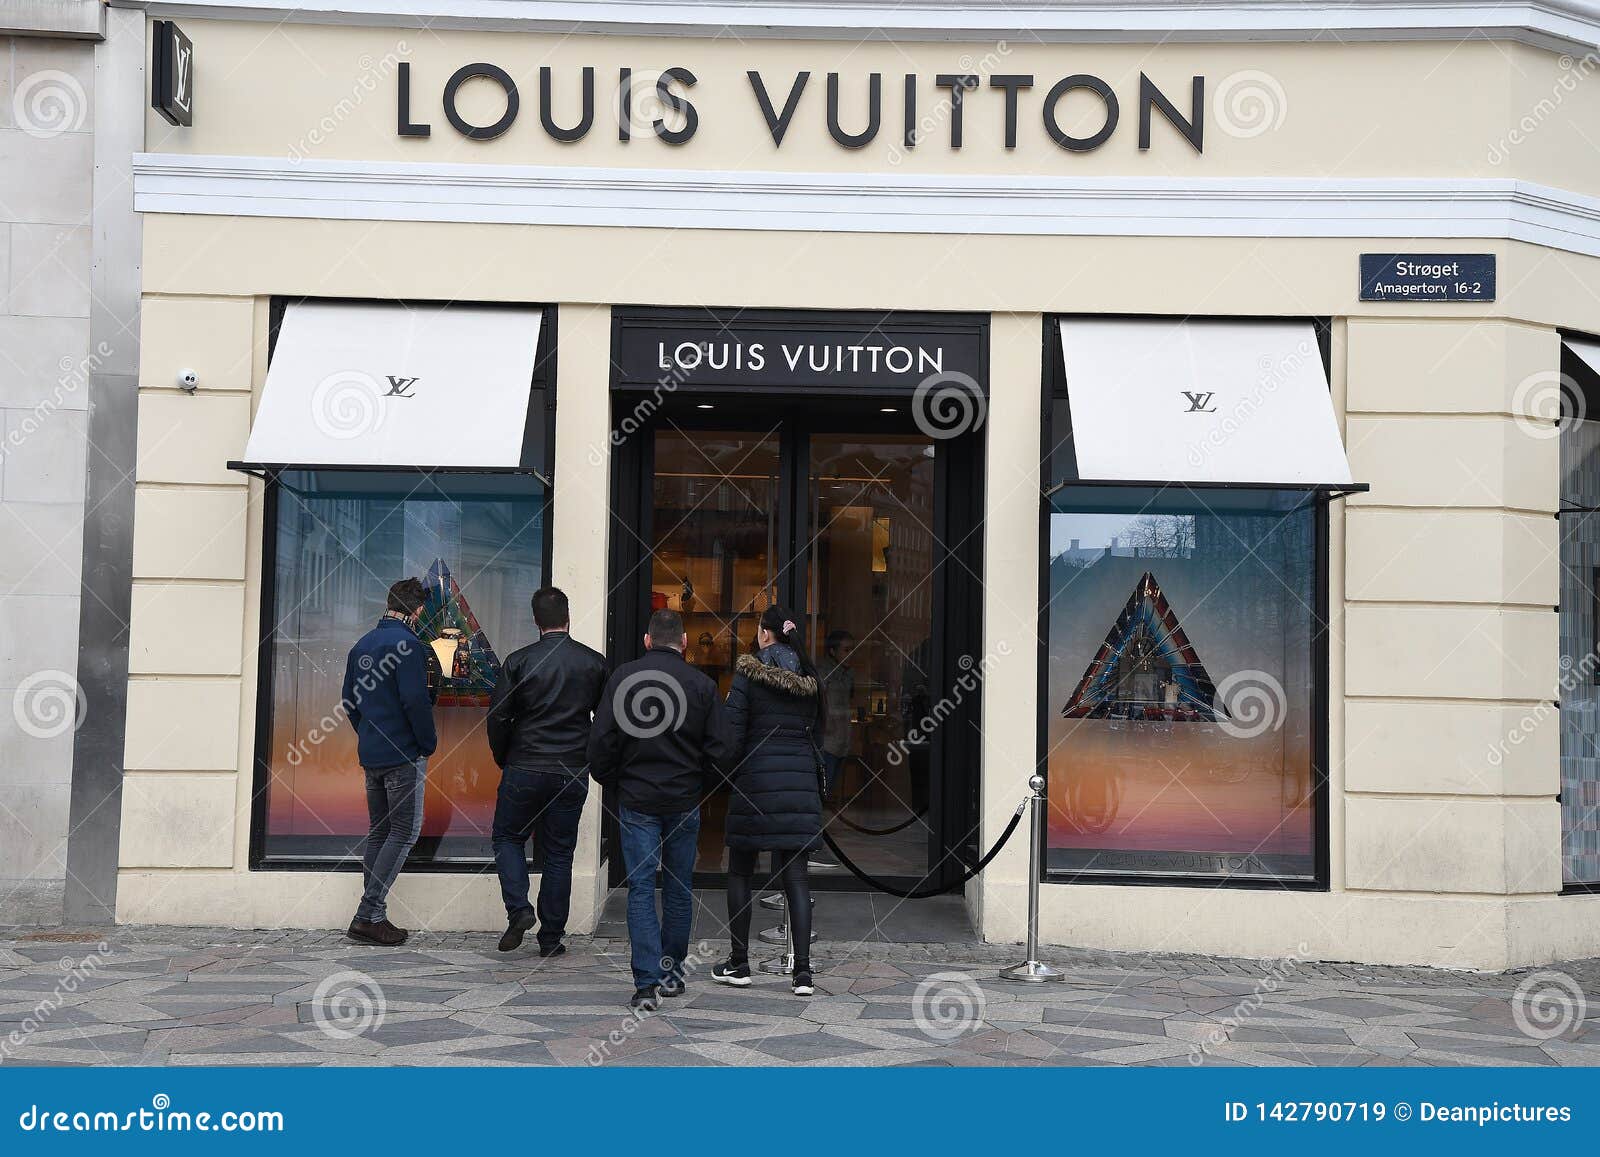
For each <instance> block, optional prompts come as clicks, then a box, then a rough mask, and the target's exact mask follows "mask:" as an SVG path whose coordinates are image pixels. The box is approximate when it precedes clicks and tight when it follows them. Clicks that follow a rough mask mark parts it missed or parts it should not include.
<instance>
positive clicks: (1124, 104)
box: [396, 61, 1206, 153]
mask: <svg viewBox="0 0 1600 1157" xmlns="http://www.w3.org/2000/svg"><path fill="white" fill-rule="evenodd" d="M396 81H397V85H398V88H397V92H396V97H397V113H398V116H397V126H396V131H397V132H398V134H399V135H400V136H402V137H428V136H431V135H432V133H433V129H434V121H435V120H436V119H437V118H439V117H442V118H443V120H444V121H445V123H446V124H447V125H448V126H449V128H450V129H451V130H453V131H454V132H457V133H459V134H460V135H462V136H464V137H467V138H469V139H471V140H479V141H488V140H493V139H495V138H496V137H499V136H502V135H503V134H504V133H506V132H507V131H508V130H509V129H510V128H511V126H512V125H514V124H515V123H516V122H517V120H518V119H519V117H521V116H523V115H526V114H524V112H523V101H524V92H523V88H524V86H527V87H529V88H530V89H531V90H533V91H532V92H530V93H529V94H528V100H529V101H530V103H536V108H535V110H534V112H533V114H532V115H535V116H537V117H538V120H539V124H540V126H541V128H542V129H543V131H544V133H545V134H546V135H547V136H549V137H550V138H551V139H552V140H556V141H562V142H566V143H571V142H574V141H580V140H583V139H584V138H586V137H588V136H590V135H591V134H598V133H604V134H611V133H615V134H616V139H617V140H619V141H622V142H627V141H631V140H633V139H634V138H635V137H653V138H655V139H657V140H660V141H663V142H665V143H666V144H669V145H686V144H688V143H689V142H690V141H692V140H693V139H694V137H695V135H696V133H698V132H699V131H700V126H701V124H702V121H703V120H709V119H711V118H718V119H722V118H725V117H728V116H733V115H738V116H741V117H744V118H748V116H749V114H750V113H751V112H753V113H755V114H756V115H757V116H758V117H759V121H758V122H756V123H759V124H761V125H764V126H765V132H766V135H767V136H768V137H769V139H770V140H771V141H772V144H773V147H775V148H779V149H781V148H783V146H784V142H785V141H788V140H792V139H794V138H795V137H796V136H799V135H803V134H812V133H818V132H826V133H827V134H828V136H829V137H831V138H832V139H833V141H834V142H835V143H836V144H838V145H839V146H840V147H841V148H846V149H859V148H863V147H865V146H867V145H869V144H872V143H873V142H874V141H880V140H881V141H882V142H883V143H889V144H892V145H893V146H894V147H895V148H897V149H901V150H911V149H916V148H947V149H959V148H961V147H962V144H963V141H964V139H965V137H966V133H967V128H968V126H969V125H971V124H974V123H975V122H976V120H977V118H985V121H986V122H987V123H988V125H989V126H991V127H992V130H993V131H994V132H995V133H996V134H997V135H998V137H999V139H1000V140H1001V142H1002V143H1003V145H1004V147H1005V148H1006V149H1015V148H1017V147H1018V142H1019V141H1020V140H1021V139H1022V133H1021V129H1020V126H1021V125H1022V124H1024V123H1025V121H1026V120H1027V119H1030V118H1031V119H1034V120H1035V121H1036V122H1037V123H1038V124H1039V125H1041V126H1042V128H1043V130H1044V134H1045V136H1046V137H1047V138H1048V139H1049V140H1051V141H1053V142H1054V143H1055V144H1056V146H1058V147H1059V148H1060V149H1062V150H1064V151H1066V152H1069V153H1084V152H1091V151H1093V150H1095V149H1098V148H1099V147H1100V146H1101V145H1103V144H1105V143H1106V142H1107V141H1108V140H1110V139H1111V138H1112V137H1113V136H1114V135H1115V134H1116V133H1117V132H1119V131H1127V130H1126V129H1124V128H1123V124H1124V120H1125V119H1127V120H1132V121H1135V122H1136V128H1135V131H1136V132H1137V134H1138V145H1139V148H1140V149H1149V148H1151V147H1152V142H1153V141H1154V140H1155V139H1157V137H1158V136H1164V137H1166V138H1167V139H1166V141H1165V144H1166V145H1167V146H1171V145H1173V144H1174V143H1175V142H1185V143H1187V145H1188V147H1189V148H1192V149H1193V150H1194V151H1195V152H1197V153H1198V152H1202V151H1204V145H1205V121H1204V113H1205V93H1206V80H1205V77H1204V76H1195V77H1191V78H1189V79H1188V80H1187V82H1186V83H1183V84H1181V85H1174V86H1172V87H1171V91H1166V90H1163V89H1162V88H1161V87H1160V86H1158V85H1157V84H1156V82H1155V81H1154V80H1152V79H1151V78H1150V77H1149V76H1147V75H1145V74H1144V73H1143V72H1141V73H1139V77H1138V83H1137V85H1133V84H1126V85H1125V86H1124V88H1123V91H1120V92H1119V91H1118V90H1117V88H1115V87H1113V86H1112V85H1111V84H1110V83H1108V82H1107V81H1105V80H1103V79H1101V78H1100V77H1098V76H1094V75H1092V74H1090V73H1066V74H1064V75H1049V76H1040V75H1037V74H1033V73H1021V72H998V71H996V72H989V73H979V72H969V71H962V72H949V73H944V72H940V73H935V74H933V75H922V74H919V73H914V72H908V73H894V74H889V73H881V72H866V73H862V74H859V75H856V74H851V75H845V74H841V73H838V72H828V73H823V74H814V73H812V72H810V71H808V70H800V71H796V72H789V71H785V72H783V73H781V74H779V73H777V72H772V71H762V70H760V69H751V70H749V71H748V72H746V73H745V76H744V81H745V83H744V85H743V86H742V88H743V91H742V92H740V93H739V94H738V96H736V97H734V98H733V100H734V102H735V103H742V104H744V106H745V107H744V108H743V109H739V110H729V109H727V108H717V107H710V106H707V105H705V103H704V101H702V100H701V99H700V98H699V96H698V94H697V92H696V85H697V83H698V78H697V77H696V75H695V74H694V72H693V71H691V70H690V69H688V68H684V67H682V66H678V65H674V66H672V67H668V68H662V69H653V70H647V69H634V68H619V69H617V70H616V71H615V72H614V73H613V72H611V71H610V70H607V71H606V72H605V73H604V74H602V73H601V72H600V71H599V70H597V69H595V68H593V67H583V68H579V69H566V70H561V69H556V68H552V67H550V66H548V65H546V66H541V67H540V68H539V69H538V70H537V72H536V73H535V74H534V75H531V76H522V77H516V76H513V75H512V74H511V73H510V72H508V71H507V70H506V69H504V68H501V67H500V66H499V65H497V64H493V63H490V62H487V61H477V62H473V63H469V64H463V65H462V66H460V67H459V68H457V69H455V70H454V71H453V72H450V73H448V74H444V73H440V74H438V75H432V76H429V75H423V74H422V73H421V71H420V69H419V70H418V71H416V72H414V71H413V68H412V65H411V64H410V63H409V62H402V63H401V64H400V66H399V68H398V70H397V75H396ZM468 85H476V86H478V87H480V88H482V87H484V86H492V88H494V89H497V90H498V93H497V94H492V101H491V102H490V103H491V104H492V110H493V111H492V112H488V113H486V112H484V111H483V107H484V104H483V102H482V101H481V100H480V101H479V103H478V104H476V105H475V108H477V110H478V111H477V112H476V114H475V115H474V116H471V117H469V116H468V115H467V113H466V112H465V111H464V110H463V107H462V106H463V103H464V102H463V100H462V95H461V94H462V92H463V91H464V90H465V89H466V87H467V86H468ZM534 97H537V100H536V102H534ZM1125 110H1126V111H1127V113H1128V114H1130V115H1128V116H1127V117H1126V118H1125V116H1124V111H1125ZM1158 122H1159V123H1160V124H1161V125H1162V126H1163V127H1162V128H1161V129H1157V128H1156V127H1155V126H1156V125H1157V123H1158ZM1178 147H1180V148H1181V147H1182V146H1181V145H1179V146H1178Z"/></svg>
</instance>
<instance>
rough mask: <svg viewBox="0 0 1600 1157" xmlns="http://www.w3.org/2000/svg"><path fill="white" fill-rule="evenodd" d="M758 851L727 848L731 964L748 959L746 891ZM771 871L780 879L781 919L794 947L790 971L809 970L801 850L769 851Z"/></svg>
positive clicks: (807, 896)
mask: <svg viewBox="0 0 1600 1157" xmlns="http://www.w3.org/2000/svg"><path fill="white" fill-rule="evenodd" d="M760 859H761V853H760V852H752V851H747V850H744V849H741V848H729V849H728V940H729V943H730V944H731V946H732V948H731V951H730V952H729V953H728V959H729V961H730V962H732V963H734V964H746V963H748V962H749V960H750V892H751V878H752V877H753V876H754V875H755V874H756V868H757V866H758V865H759V863H760ZM772 870H773V872H774V873H775V874H777V875H778V876H779V877H781V879H782V880H783V902H784V922H785V923H786V924H788V926H789V939H790V941H791V942H792V944H793V946H794V970H795V971H796V972H810V971H811V881H810V879H809V877H807V875H806V853H805V852H773V853H772Z"/></svg>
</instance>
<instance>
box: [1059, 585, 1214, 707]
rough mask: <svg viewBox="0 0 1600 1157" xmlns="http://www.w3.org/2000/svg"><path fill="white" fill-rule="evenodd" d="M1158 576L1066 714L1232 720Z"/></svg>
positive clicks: (1133, 600) (1114, 632)
mask: <svg viewBox="0 0 1600 1157" xmlns="http://www.w3.org/2000/svg"><path fill="white" fill-rule="evenodd" d="M1216 696H1217V688H1216V685H1215V684H1213V683H1212V682H1211V676H1210V675H1208V674H1206V668H1205V664H1204V663H1202V662H1201V661H1200V656H1199V654H1197V653H1196V651H1195V649H1194V646H1193V644H1191V643H1190V642H1189V637H1188V636H1187V635H1185V634H1184V633H1183V627H1182V626H1181V625H1180V624H1179V623H1178V616H1177V615H1175V614H1173V613H1172V607H1171V606H1170V605H1168V603H1167V597H1166V595H1164V594H1162V593H1161V585H1160V584H1159V583H1157V582H1156V576H1155V575H1153V574H1151V573H1150V572H1149V571H1145V572H1144V574H1143V576H1141V577H1140V579H1139V582H1138V583H1137V585H1135V586H1134V588H1133V594H1132V596H1131V597H1129V599H1128V604H1127V606H1125V607H1123V608H1122V613H1121V614H1120V615H1118V616H1117V621H1116V622H1115V623H1114V624H1113V625H1112V627H1111V631H1110V633H1109V634H1107V635H1106V639H1105V642H1103V643H1101V644H1100V649H1099V650H1098V651H1097V652H1095V656H1094V659H1093V660H1091V661H1090V663H1089V666H1088V669H1087V670H1085V671H1084V673H1083V678H1082V679H1081V680H1079V682H1078V688H1077V690H1075V691H1074V692H1073V693H1072V698H1070V699H1068V700H1067V705H1066V706H1065V707H1064V708H1062V710H1061V714H1062V715H1064V716H1065V717H1066V718H1068V719H1132V720H1141V719H1143V720H1166V721H1169V722H1176V723H1217V722H1221V721H1222V720H1224V719H1226V718H1228V715H1227V712H1225V711H1224V710H1223V709H1222V708H1221V707H1220V706H1218V705H1217V703H1216Z"/></svg>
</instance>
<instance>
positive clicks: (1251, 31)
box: [109, 0, 1600, 52]
mask: <svg viewBox="0 0 1600 1157" xmlns="http://www.w3.org/2000/svg"><path fill="white" fill-rule="evenodd" d="M109 2H110V3H111V4H112V5H113V6H114V7H128V8H145V9H148V10H149V11H150V12H151V13H152V14H153V15H157V16H167V17H177V18H182V17H186V16H194V17H200V18H216V19H231V20H261V21H267V22H269V23H272V24H281V23H310V24H365V25H381V26H385V27H399V28H417V27H427V28H436V29H437V28H470V29H477V30H490V31H493V30H505V31H544V32H558V33H573V32H582V33H624V34H628V35H636V36H638V35H647V36H730V35H731V36H737V37H740V38H763V37H781V38H786V39H792V38H795V37H806V38H816V39H849V40H860V39H868V38H882V39H886V40H959V41H987V40H996V39H1010V40H1017V41H1033V40H1037V41H1043V42H1047V43H1048V42H1063V43H1073V42H1077V43H1084V42H1090V43H1093V42H1106V43H1153V42H1161V43H1165V42H1169V41H1188V42H1203V43H1215V42H1242V41H1259V40H1270V41H1316V40H1329V41H1351V40H1470V39H1493V40H1506V41H1517V42H1521V43H1526V44H1533V45H1536V46H1538V47H1540V48H1547V49H1551V50H1553V51H1559V52H1570V51H1574V50H1578V51H1583V50H1586V49H1588V48H1591V47H1594V46H1595V45H1597V44H1600V3H1596V2H1594V0H1124V2H1123V3H1107V2H1104V0H1070V2H1065V3H1063V2H1057V3H1047V2H1043V0H962V2H959V3H956V2H945V0H910V2H907V3H890V2H885V0H810V2H809V3H793V2H788V3H776V2H766V0H690V2H686V3H676V2H674V0H295V2H293V3H270V2H267V0H109Z"/></svg>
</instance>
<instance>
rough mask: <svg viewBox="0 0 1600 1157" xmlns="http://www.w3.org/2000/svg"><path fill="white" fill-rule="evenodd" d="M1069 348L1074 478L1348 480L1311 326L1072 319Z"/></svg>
mask: <svg viewBox="0 0 1600 1157" xmlns="http://www.w3.org/2000/svg"><path fill="white" fill-rule="evenodd" d="M1061 349H1062V354H1063V356H1064V358H1065V367H1066V378H1067V399H1068V404H1069V406H1070V408H1071V411H1072V442H1073V449H1074V451H1075V453H1076V456H1077V464H1078V477H1077V479H1076V481H1080V482H1131V481H1139V482H1156V483H1162V482H1178V483H1200V484H1228V483H1242V484H1249V485H1281V486H1284V487H1301V486H1304V487H1317V486H1327V487H1343V486H1349V485H1350V483H1351V476H1350V463H1349V462H1348V461H1347V460H1346V458H1345V454H1344V445H1343V443H1342V441H1341V440H1340V437H1339V426H1338V423H1337V421H1336V420H1335V417H1334V413H1333V400H1332V398H1331V397H1329V394H1328V379H1327V376H1326V375H1325V374H1324V373H1323V369H1322V356H1321V353H1320V351H1319V349H1318V345H1317V335H1316V332H1315V331H1314V330H1313V329H1312V327H1311V324H1310V323H1309V322H1288V321H1282V322H1280V321H1260V322H1257V321H1182V320H1162V319H1156V320H1150V319H1120V318H1085V319H1066V320H1063V321H1062V322H1061ZM1055 481H1062V480H1060V479H1057V480H1055Z"/></svg>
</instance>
